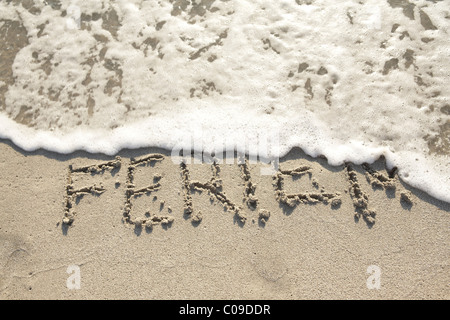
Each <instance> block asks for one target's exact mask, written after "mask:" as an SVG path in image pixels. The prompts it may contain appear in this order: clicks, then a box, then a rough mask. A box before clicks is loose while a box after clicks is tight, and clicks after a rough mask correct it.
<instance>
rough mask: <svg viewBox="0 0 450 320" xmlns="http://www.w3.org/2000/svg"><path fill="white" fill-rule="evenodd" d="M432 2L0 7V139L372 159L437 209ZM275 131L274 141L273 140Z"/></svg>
mask: <svg viewBox="0 0 450 320" xmlns="http://www.w3.org/2000/svg"><path fill="white" fill-rule="evenodd" d="M449 26H450V3H449V2H448V1H424V0H423V1H406V0H386V1H331V0H322V1H320V0H316V1H314V0H308V1H307V0H304V1H302V0H284V1H276V2H274V1H262V0H259V1H234V0H228V1H220V0H197V1H188V0H166V1H142V0H139V1H138V0H134V1H107V0H104V1H57V0H53V1H38V0H36V1H32V0H27V1H14V0H9V1H8V0H2V1H0V41H1V43H2V46H0V137H3V138H8V139H11V140H13V141H14V142H15V143H16V144H17V145H19V146H20V147H22V148H24V149H26V150H33V149H36V148H40V147H42V148H45V149H48V150H52V151H57V152H63V153H67V152H72V151H74V150H78V149H84V150H87V151H90V152H103V153H107V154H114V153H116V152H117V151H119V150H120V149H122V148H125V147H128V148H135V147H142V146H159V147H165V148H169V149H171V148H173V147H176V146H178V147H180V146H181V147H185V148H191V147H193V148H195V149H203V150H205V151H212V150H215V151H218V150H221V149H240V150H241V151H246V152H249V153H252V152H257V153H258V152H260V151H261V150H257V149H255V148H253V149H252V146H254V145H255V141H256V144H258V142H259V143H260V144H261V140H262V139H263V138H262V137H263V136H264V137H268V139H269V140H270V138H273V139H272V141H271V143H268V144H267V145H264V147H265V149H266V150H264V151H265V152H266V153H267V154H269V155H272V156H280V155H283V154H285V153H286V152H288V151H289V150H290V148H292V147H294V146H299V147H301V148H302V149H303V150H304V151H305V152H306V153H308V154H310V155H312V156H318V155H324V156H326V157H327V159H328V160H329V162H330V164H334V165H337V164H340V163H342V162H344V161H353V162H355V163H362V162H372V161H374V160H375V159H377V158H378V157H379V156H381V155H383V156H385V157H386V159H387V161H388V165H390V166H397V167H398V168H399V175H400V177H401V178H402V179H403V180H405V181H406V182H409V183H410V184H412V185H414V186H416V187H418V188H420V189H422V190H425V191H427V192H429V193H430V194H431V195H433V196H435V197H437V198H440V199H442V200H445V201H448V202H450V196H449V195H450V183H449V182H450V168H449V161H448V156H449V154H450V142H449V136H450V135H449V133H450V101H449V97H450V89H449V88H450V86H449V83H450V81H449V80H450V71H449V70H450V54H449V53H450V40H449V39H450V36H449V34H448V33H449V31H450V28H449ZM274 137H276V139H275V138H274Z"/></svg>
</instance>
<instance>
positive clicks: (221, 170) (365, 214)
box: [0, 140, 450, 299]
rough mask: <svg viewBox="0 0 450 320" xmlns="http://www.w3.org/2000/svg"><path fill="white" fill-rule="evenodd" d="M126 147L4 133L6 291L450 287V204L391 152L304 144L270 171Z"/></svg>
mask: <svg viewBox="0 0 450 320" xmlns="http://www.w3.org/2000/svg"><path fill="white" fill-rule="evenodd" d="M118 156H119V157H120V158H117V159H115V158H114V157H109V156H105V155H100V154H88V153H85V152H76V153H73V154H70V155H61V154H56V153H51V152H47V151H42V150H39V151H36V152H24V151H22V150H21V149H19V148H18V147H16V146H14V145H13V144H12V143H11V142H9V141H7V140H2V141H1V143H0V181H1V182H0V192H1V194H2V197H1V198H0V239H1V246H0V250H1V251H0V255H1V258H0V261H1V263H0V298H1V299H448V298H449V297H450V295H449V294H450V291H449V283H450V281H449V280H450V267H449V262H450V259H449V258H450V256H449V251H448V243H449V240H450V239H449V237H450V233H449V230H450V229H449V216H448V214H449V210H450V205H449V204H448V203H445V202H441V201H438V200H435V199H433V198H432V197H430V196H428V195H427V194H425V193H423V192H421V191H419V190H416V189H414V188H411V187H409V186H408V185H406V184H404V183H402V181H400V180H399V179H398V177H397V176H396V175H395V172H387V171H386V170H385V166H384V162H383V160H382V159H380V160H379V161H378V162H376V163H374V164H371V165H370V166H359V165H352V164H349V165H348V166H344V165H343V166H340V167H339V166H337V167H332V166H329V165H327V162H326V159H321V158H318V159H313V158H311V157H309V156H307V155H305V154H304V153H303V152H302V151H301V150H299V149H296V150H293V151H292V152H290V153H289V154H288V155H287V156H285V157H284V158H282V159H280V165H279V170H278V171H277V172H276V173H275V174H272V175H266V174H263V175H262V174H261V168H262V167H263V166H265V165H264V164H261V163H256V164H250V163H249V162H244V165H242V164H241V165H239V164H238V163H237V159H236V163H235V164H225V163H223V164H218V165H211V164H207V163H203V164H195V163H192V164H187V165H186V166H184V167H183V166H181V165H180V164H177V163H175V162H174V161H172V160H173V159H172V157H171V155H170V152H169V151H166V150H162V149H151V148H148V149H139V150H124V151H122V152H120V153H119V154H118ZM130 168H132V169H130ZM130 175H131V178H130ZM391 177H392V178H391ZM130 179H131V180H130ZM377 181H378V182H377ZM355 188H356V189H355ZM127 190H133V192H130V191H127ZM358 190H359V191H358ZM359 192H361V193H359ZM358 194H359V195H358ZM361 199H363V200H361ZM68 202H70V205H69V207H68ZM361 203H362V204H361ZM127 204H128V206H127ZM358 205H360V206H359V207H358ZM127 208H128V209H127ZM75 276H77V277H78V279H75V278H74V277H75Z"/></svg>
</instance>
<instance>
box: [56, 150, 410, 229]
mask: <svg viewBox="0 0 450 320" xmlns="http://www.w3.org/2000/svg"><path fill="white" fill-rule="evenodd" d="M165 158H166V157H165V156H164V155H162V154H157V153H154V154H150V155H147V156H144V157H141V158H139V159H133V158H132V159H131V160H130V162H129V164H128V166H127V167H126V186H125V197H124V199H125V201H124V206H123V216H122V220H123V222H124V223H125V224H129V225H134V226H135V227H137V228H141V227H145V228H147V229H150V230H151V229H152V228H153V227H154V226H155V225H159V224H161V225H163V226H170V225H171V224H172V223H173V221H174V217H173V216H172V215H170V214H167V215H158V214H155V213H152V212H150V211H146V212H145V213H144V215H143V217H137V218H133V217H132V211H133V201H134V200H135V199H136V198H137V197H141V196H144V195H146V196H151V195H152V193H155V192H156V191H158V190H160V188H161V186H162V184H161V178H162V176H161V174H159V173H156V174H155V175H153V181H152V182H153V183H152V184H150V185H148V186H145V187H140V188H137V187H136V185H135V178H136V170H137V169H138V168H139V167H146V166H153V165H154V164H155V163H157V162H162V161H164V160H165ZM237 165H238V166H239V168H240V176H241V178H242V183H241V186H243V199H242V200H243V201H242V203H243V204H245V205H246V206H247V207H248V208H249V209H251V210H256V209H259V211H258V213H259V222H260V223H262V224H266V223H267V222H268V220H269V218H270V212H269V211H268V210H266V209H264V208H258V207H259V206H260V205H259V200H258V198H257V196H256V194H255V193H256V184H255V183H253V181H252V178H251V174H250V168H249V162H248V160H247V159H243V160H242V161H240V163H238V164H237ZM122 167H123V160H122V159H121V158H120V157H116V158H115V159H114V160H112V161H108V162H104V163H100V164H95V165H90V166H84V167H80V168H74V167H73V166H69V168H68V173H67V185H66V187H65V195H64V205H65V210H64V216H63V219H62V222H63V224H64V225H66V226H71V225H72V224H73V223H74V221H75V217H76V215H77V213H76V211H75V208H76V206H77V204H78V203H79V201H80V200H81V198H82V197H83V196H85V195H88V194H91V195H96V196H100V195H101V194H103V193H104V192H105V191H106V190H107V189H106V188H105V187H104V186H103V184H102V183H100V184H99V185H97V184H93V185H90V186H83V187H80V188H75V186H74V177H75V176H77V175H83V174H84V175H86V174H88V175H91V176H95V175H102V174H104V173H105V172H106V171H110V172H113V171H120V170H122ZM362 167H363V168H364V170H365V176H366V179H367V181H368V182H369V184H371V185H372V186H373V187H374V188H381V189H386V190H395V188H396V185H395V174H396V168H394V169H392V170H391V171H389V172H388V173H387V174H384V173H381V172H379V171H376V170H374V169H372V168H371V167H370V166H369V165H368V164H364V165H363V166H362ZM211 170H212V177H211V178H210V179H209V180H208V181H206V182H201V181H197V180H193V179H191V176H190V170H189V168H188V165H187V164H186V163H185V162H182V161H181V162H180V164H179V172H180V176H181V187H182V190H183V195H182V196H183V202H184V208H183V211H184V212H183V214H184V217H185V218H186V219H192V223H193V224H194V225H196V224H197V225H198V224H199V223H201V221H202V219H203V216H202V213H201V211H195V210H194V204H193V198H192V194H193V193H194V192H200V193H203V192H206V193H207V194H208V195H209V197H210V200H211V203H213V202H218V203H220V204H222V205H223V206H224V208H225V209H226V210H227V211H230V212H231V213H233V214H234V216H235V218H236V220H237V221H238V223H240V224H241V225H243V224H245V222H246V220H247V216H246V214H245V212H244V209H243V207H242V205H238V204H236V203H235V202H233V201H232V200H231V199H230V198H229V197H228V196H227V195H226V194H225V192H224V191H223V185H222V180H221V179H220V177H219V175H220V170H221V169H220V165H219V164H218V163H217V162H216V161H214V162H213V163H212V164H211ZM344 173H345V175H346V178H347V180H348V192H347V191H346V193H348V194H349V196H350V198H351V200H352V203H353V206H354V208H355V218H356V219H359V218H363V219H364V221H365V222H366V223H367V224H368V225H373V224H374V223H375V215H376V212H375V210H373V209H371V208H369V196H368V195H367V193H365V192H364V191H363V190H362V189H361V186H360V183H359V181H358V179H357V175H356V170H355V169H353V168H352V166H351V164H349V163H346V164H345V166H344ZM304 175H309V178H310V179H311V178H312V179H311V181H312V184H313V186H314V187H315V189H316V191H315V192H305V193H303V192H298V193H288V191H287V190H286V188H285V183H284V180H285V179H286V177H293V178H300V177H302V176H304ZM312 176H313V170H312V167H311V166H309V165H307V164H306V165H301V166H298V167H296V168H294V169H290V170H282V169H281V168H278V170H277V171H276V172H275V173H274V174H273V176H272V185H273V190H274V196H275V199H276V200H277V201H278V202H279V203H280V205H282V206H285V207H288V208H294V207H296V206H297V205H299V204H317V203H323V204H325V205H330V206H331V207H332V208H333V209H339V207H340V206H341V203H342V199H341V193H340V192H336V191H335V192H329V191H326V190H325V189H324V188H323V187H320V185H319V183H318V182H317V180H316V179H315V178H313V177H312ZM119 185H120V182H119V181H116V188H117V187H118V186H119ZM156 199H157V196H153V200H156ZM400 201H401V202H402V204H403V207H404V208H410V207H411V206H412V204H413V203H412V200H411V194H410V192H409V191H402V192H401V196H400ZM162 206H164V201H161V207H162ZM168 211H169V213H171V212H172V210H171V209H170V208H169V209H168ZM133 216H135V214H133Z"/></svg>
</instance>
